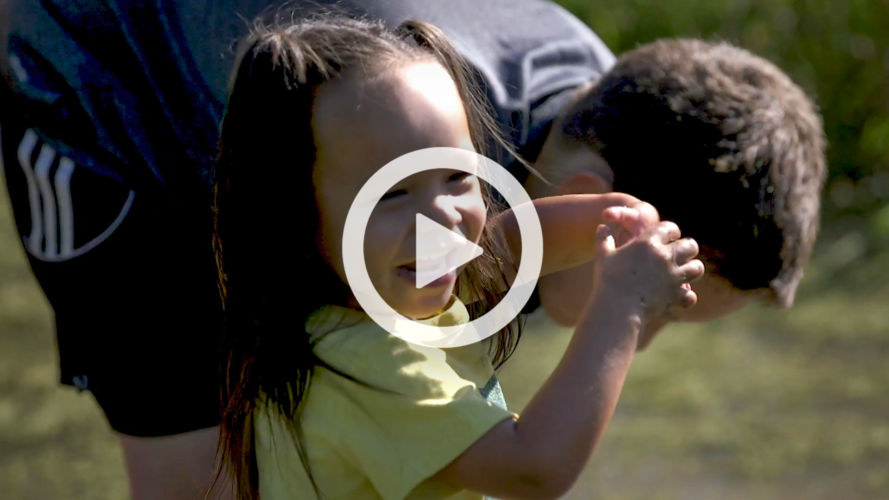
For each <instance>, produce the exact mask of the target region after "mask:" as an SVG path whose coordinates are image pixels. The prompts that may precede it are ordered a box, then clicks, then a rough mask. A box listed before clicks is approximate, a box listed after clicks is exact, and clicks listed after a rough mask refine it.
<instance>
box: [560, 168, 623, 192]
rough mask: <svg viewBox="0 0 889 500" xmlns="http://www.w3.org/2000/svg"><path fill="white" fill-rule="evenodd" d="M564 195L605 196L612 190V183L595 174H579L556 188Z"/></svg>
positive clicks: (573, 175)
mask: <svg viewBox="0 0 889 500" xmlns="http://www.w3.org/2000/svg"><path fill="white" fill-rule="evenodd" d="M556 189H557V190H558V192H559V194H560V195H564V194H604V193H610V192H611V190H612V187H611V182H610V181H608V180H607V179H605V178H604V177H602V176H601V175H599V174H597V173H594V172H577V173H575V174H572V175H571V176H570V177H568V178H567V179H566V180H564V181H562V183H560V184H559V185H558V186H556Z"/></svg>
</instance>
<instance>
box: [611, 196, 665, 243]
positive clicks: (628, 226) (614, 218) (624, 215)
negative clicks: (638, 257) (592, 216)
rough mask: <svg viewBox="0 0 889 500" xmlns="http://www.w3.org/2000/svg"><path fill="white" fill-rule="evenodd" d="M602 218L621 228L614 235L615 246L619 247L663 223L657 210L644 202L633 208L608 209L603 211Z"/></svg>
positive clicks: (632, 206)
mask: <svg viewBox="0 0 889 500" xmlns="http://www.w3.org/2000/svg"><path fill="white" fill-rule="evenodd" d="M602 218H603V219H604V220H605V221H606V222H607V223H611V224H612V225H617V226H619V229H618V230H617V231H615V234H614V239H615V245H616V246H618V247H622V246H624V245H625V244H626V243H628V242H629V241H630V240H632V239H633V238H635V237H637V236H639V235H640V234H642V232H643V231H645V230H646V229H649V228H651V227H653V226H654V225H655V224H657V223H658V222H660V221H661V219H660V216H659V215H658V212H657V209H655V208H654V206H652V205H651V204H649V203H645V202H644V201H640V202H638V203H636V204H634V205H631V206H625V207H608V208H606V209H605V210H604V211H602Z"/></svg>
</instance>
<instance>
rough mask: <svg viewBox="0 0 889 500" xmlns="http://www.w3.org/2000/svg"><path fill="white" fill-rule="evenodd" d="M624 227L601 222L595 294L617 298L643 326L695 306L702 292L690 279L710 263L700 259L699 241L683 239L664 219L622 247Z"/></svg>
mask: <svg viewBox="0 0 889 500" xmlns="http://www.w3.org/2000/svg"><path fill="white" fill-rule="evenodd" d="M622 210H625V209H622ZM623 215H632V214H628V213H626V212H624V213H623ZM631 218H632V217H631ZM622 228H623V226H618V227H616V228H612V227H609V225H605V224H603V225H600V226H599V227H598V237H599V241H598V245H599V248H598V249H597V252H598V256H597V259H596V264H595V268H596V271H595V281H594V287H595V288H594V293H593V296H594V297H600V298H604V297H608V299H606V300H608V301H609V302H614V301H616V305H618V306H619V307H625V308H627V309H626V311H627V312H628V313H629V314H631V315H636V316H638V318H639V320H640V321H641V322H642V326H643V327H644V325H645V324H648V323H655V322H660V321H663V320H664V318H669V316H670V311H671V310H672V309H673V308H676V307H681V308H687V307H691V306H693V305H694V304H695V303H696V302H697V295H695V292H694V291H693V290H692V289H691V287H690V286H689V282H691V281H694V280H696V279H698V278H700V277H701V276H703V274H704V264H703V263H702V262H701V261H700V260H697V259H694V257H695V256H696V255H697V254H698V245H697V243H696V242H695V241H694V240H693V239H691V238H682V239H680V236H681V233H680V231H679V227H678V226H677V225H676V224H674V223H672V222H658V223H656V224H654V225H652V226H650V227H649V228H647V229H644V230H642V231H641V233H640V234H639V235H638V236H637V237H635V238H633V239H632V240H630V241H629V242H627V243H626V244H624V245H623V246H620V247H616V244H615V240H614V236H613V233H614V232H615V231H619V230H621V229H622Z"/></svg>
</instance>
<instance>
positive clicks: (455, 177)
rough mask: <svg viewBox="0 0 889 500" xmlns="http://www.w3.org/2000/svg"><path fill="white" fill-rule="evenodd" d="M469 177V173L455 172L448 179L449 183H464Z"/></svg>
mask: <svg viewBox="0 0 889 500" xmlns="http://www.w3.org/2000/svg"><path fill="white" fill-rule="evenodd" d="M468 177H469V172H455V173H453V174H451V175H450V177H448V181H462V180H463V179H466V178H468Z"/></svg>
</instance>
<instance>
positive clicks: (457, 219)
mask: <svg viewBox="0 0 889 500" xmlns="http://www.w3.org/2000/svg"><path fill="white" fill-rule="evenodd" d="M427 212H428V213H426V214H424V215H426V216H427V217H429V218H430V219H432V220H434V221H435V222H437V223H439V224H441V225H442V226H444V227H446V228H449V229H452V228H455V227H457V226H458V225H459V224H460V223H461V222H463V215H462V214H461V213H460V208H459V199H458V197H457V196H453V195H450V194H445V193H438V194H436V195H434V196H433V197H432V200H431V202H430V204H429V207H428V209H427Z"/></svg>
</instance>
